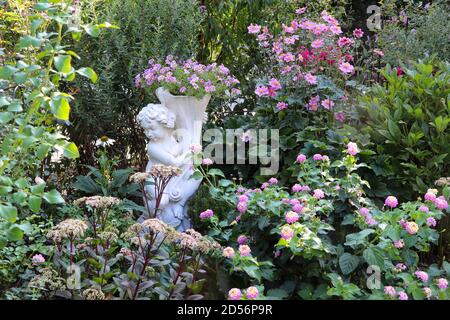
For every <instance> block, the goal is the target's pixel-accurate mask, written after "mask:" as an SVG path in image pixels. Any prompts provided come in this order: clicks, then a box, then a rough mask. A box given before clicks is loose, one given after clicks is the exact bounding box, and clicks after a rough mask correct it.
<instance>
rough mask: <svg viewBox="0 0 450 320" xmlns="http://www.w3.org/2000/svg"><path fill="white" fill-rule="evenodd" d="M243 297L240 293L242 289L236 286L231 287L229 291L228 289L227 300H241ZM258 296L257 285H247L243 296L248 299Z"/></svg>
mask: <svg viewBox="0 0 450 320" xmlns="http://www.w3.org/2000/svg"><path fill="white" fill-rule="evenodd" d="M242 297H244V295H243V294H242V291H241V290H240V289H238V288H232V289H231V290H230V291H228V300H241V298H242ZM258 297H259V290H258V288H257V287H253V286H252V287H248V288H247V289H246V290H245V298H247V299H249V300H255V299H258Z"/></svg>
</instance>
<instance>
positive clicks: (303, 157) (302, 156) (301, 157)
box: [296, 154, 306, 163]
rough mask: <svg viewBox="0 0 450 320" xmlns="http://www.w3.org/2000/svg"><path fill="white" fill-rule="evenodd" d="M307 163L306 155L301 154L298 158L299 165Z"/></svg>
mask: <svg viewBox="0 0 450 320" xmlns="http://www.w3.org/2000/svg"><path fill="white" fill-rule="evenodd" d="M305 161H306V156H305V155H304V154H299V155H298V156H297V159H296V162H297V163H304V162H305Z"/></svg>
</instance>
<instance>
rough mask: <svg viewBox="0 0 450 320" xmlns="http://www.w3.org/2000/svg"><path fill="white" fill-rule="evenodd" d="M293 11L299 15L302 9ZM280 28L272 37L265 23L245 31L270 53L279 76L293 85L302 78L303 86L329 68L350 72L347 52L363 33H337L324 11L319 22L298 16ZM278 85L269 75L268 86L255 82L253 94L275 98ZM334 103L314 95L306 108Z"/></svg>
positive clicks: (282, 105)
mask: <svg viewBox="0 0 450 320" xmlns="http://www.w3.org/2000/svg"><path fill="white" fill-rule="evenodd" d="M296 12H302V14H303V13H304V12H306V8H300V9H298V10H297V11H296ZM282 27H283V30H282V33H281V34H280V35H278V36H274V35H273V34H271V33H270V31H269V28H268V27H267V26H260V25H257V24H250V25H249V26H248V33H250V34H254V35H255V36H256V37H257V40H258V43H259V45H260V46H261V47H262V48H265V50H268V51H269V52H270V54H271V55H272V56H273V58H274V60H275V61H276V62H277V68H278V69H279V73H280V75H281V77H282V78H283V79H285V78H286V81H287V83H292V84H295V85H297V84H298V82H302V81H303V82H304V84H305V85H307V86H308V85H309V86H315V85H317V84H318V82H319V76H320V75H321V74H329V73H330V72H333V70H336V71H337V72H338V73H340V74H342V75H344V76H347V75H351V74H353V73H354V71H355V68H354V66H353V65H352V62H353V56H352V54H351V51H352V50H353V48H354V46H355V43H356V42H357V39H359V38H362V37H363V35H364V32H363V31H362V30H361V29H355V30H354V31H353V36H349V37H346V36H341V34H342V30H341V27H340V24H339V22H338V20H336V19H335V18H334V17H332V16H331V15H330V14H329V13H328V12H326V11H323V12H322V13H321V19H320V20H319V21H313V20H310V19H308V18H306V17H299V18H298V19H294V20H292V21H291V22H290V23H289V24H283V25H282ZM283 81H284V80H283ZM282 87H283V86H282V85H281V83H280V80H279V79H276V78H271V80H270V81H269V84H268V85H264V84H260V85H258V86H257V87H256V89H255V93H256V95H258V96H260V97H261V96H267V97H275V96H277V95H278V93H279V90H280V89H282ZM334 104H335V103H334V101H332V100H330V99H329V98H327V99H323V100H322V103H321V97H320V96H319V95H316V96H314V97H311V98H310V100H309V102H308V103H307V104H306V107H307V108H308V110H312V111H316V110H318V108H319V107H320V106H321V105H322V106H323V108H324V109H327V110H331V109H332V108H333V106H334ZM286 107H287V104H285V103H278V104H277V108H278V109H279V110H283V109H285V108H286Z"/></svg>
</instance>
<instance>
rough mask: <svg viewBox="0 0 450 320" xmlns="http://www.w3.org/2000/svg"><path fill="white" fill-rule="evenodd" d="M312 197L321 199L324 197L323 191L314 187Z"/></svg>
mask: <svg viewBox="0 0 450 320" xmlns="http://www.w3.org/2000/svg"><path fill="white" fill-rule="evenodd" d="M313 192H314V195H313V196H314V198H316V199H322V198H324V197H325V193H324V192H323V191H322V190H321V189H315V190H314V191H313Z"/></svg>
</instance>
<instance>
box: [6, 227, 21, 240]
mask: <svg viewBox="0 0 450 320" xmlns="http://www.w3.org/2000/svg"><path fill="white" fill-rule="evenodd" d="M6 237H7V238H8V240H9V241H18V240H20V239H22V238H23V231H22V230H21V229H20V228H19V227H17V226H13V227H11V228H10V229H8V231H7V232H6Z"/></svg>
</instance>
